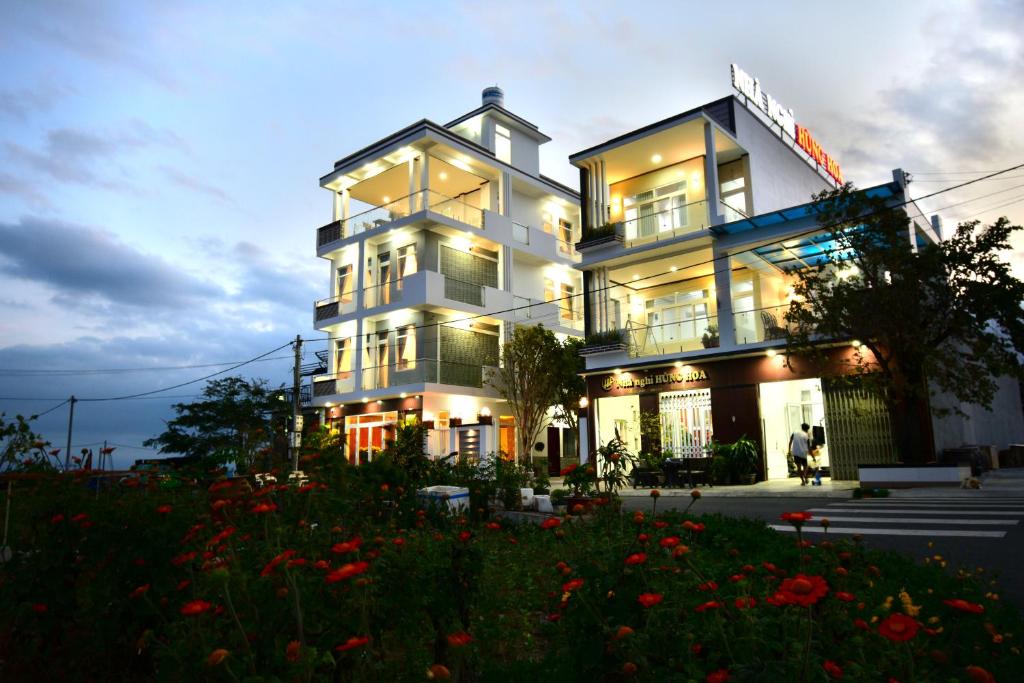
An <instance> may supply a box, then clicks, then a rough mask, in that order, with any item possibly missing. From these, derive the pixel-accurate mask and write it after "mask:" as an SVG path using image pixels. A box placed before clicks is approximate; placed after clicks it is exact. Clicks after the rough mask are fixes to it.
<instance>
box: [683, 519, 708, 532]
mask: <svg viewBox="0 0 1024 683" xmlns="http://www.w3.org/2000/svg"><path fill="white" fill-rule="evenodd" d="M683 528H684V529H686V530H687V531H691V532H693V533H696V534H699V533H700V532H702V531H704V523H703V522H691V521H690V520H686V521H685V522H683Z"/></svg>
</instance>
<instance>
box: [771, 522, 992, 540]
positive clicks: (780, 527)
mask: <svg viewBox="0 0 1024 683" xmlns="http://www.w3.org/2000/svg"><path fill="white" fill-rule="evenodd" d="M768 526H769V527H771V528H772V529H775V530H776V531H791V532H794V533H795V532H796V529H794V528H793V527H792V526H787V525H784V524H769V525H768ZM803 530H804V533H825V532H826V531H827V532H828V533H832V534H864V535H876V536H950V537H962V538H1003V537H1004V536H1006V532H1005V531H973V530H969V529H962V530H956V529H881V528H878V527H829V528H828V529H825V527H820V526H805V527H804V529H803Z"/></svg>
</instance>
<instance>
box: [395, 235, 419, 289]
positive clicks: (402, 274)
mask: <svg viewBox="0 0 1024 683" xmlns="http://www.w3.org/2000/svg"><path fill="white" fill-rule="evenodd" d="M415 272H416V245H415V244H410V245H408V246H405V247H402V248H401V249H399V250H398V284H397V285H396V287H397V288H398V289H399V290H401V289H402V280H404V279H405V278H407V277H409V276H410V275H412V274H413V273H415Z"/></svg>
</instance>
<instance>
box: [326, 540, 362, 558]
mask: <svg viewBox="0 0 1024 683" xmlns="http://www.w3.org/2000/svg"><path fill="white" fill-rule="evenodd" d="M362 543H363V539H361V538H359V537H358V536H356V537H355V538H353V539H352V540H351V541H345V542H344V543H335V544H334V545H333V546H331V552H332V553H338V554H339V555H344V554H345V553H354V552H355V551H356V550H358V549H359V546H360V545H362Z"/></svg>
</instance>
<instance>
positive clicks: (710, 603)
mask: <svg viewBox="0 0 1024 683" xmlns="http://www.w3.org/2000/svg"><path fill="white" fill-rule="evenodd" d="M721 606H722V603H720V602H715V601H714V600H709V601H708V602H705V603H704V604H703V605H697V606H696V607H694V608H693V611H694V612H701V613H703V612H707V611H708V610H710V609H718V608H719V607H721Z"/></svg>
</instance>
